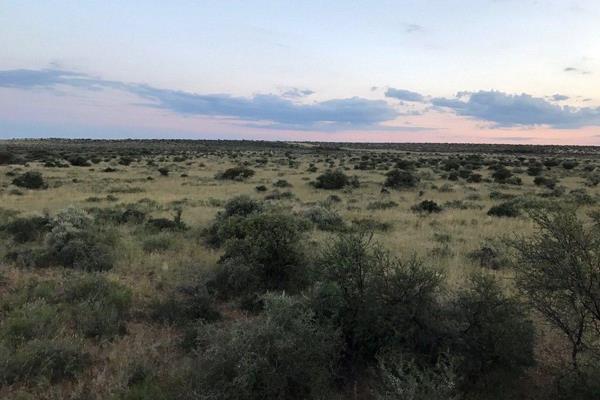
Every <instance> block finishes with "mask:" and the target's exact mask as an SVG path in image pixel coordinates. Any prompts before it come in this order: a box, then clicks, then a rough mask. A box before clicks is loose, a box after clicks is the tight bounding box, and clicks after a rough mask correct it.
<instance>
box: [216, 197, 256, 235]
mask: <svg viewBox="0 0 600 400" xmlns="http://www.w3.org/2000/svg"><path fill="white" fill-rule="evenodd" d="M263 209H264V207H263V204H262V203H260V202H258V201H256V200H253V199H251V198H250V197H248V196H237V197H234V198H232V199H231V200H229V201H227V202H226V203H225V206H224V210H223V211H220V212H219V213H218V214H217V216H216V218H215V221H214V222H213V223H212V225H211V226H210V227H209V228H208V229H207V230H206V232H205V236H206V241H207V242H208V244H210V245H212V246H215V247H219V246H221V245H223V243H225V241H226V240H228V239H231V238H234V237H239V236H241V235H242V232H241V230H242V228H241V225H242V222H243V220H244V219H245V218H246V217H248V216H250V215H252V214H256V213H260V212H262V211H263Z"/></svg>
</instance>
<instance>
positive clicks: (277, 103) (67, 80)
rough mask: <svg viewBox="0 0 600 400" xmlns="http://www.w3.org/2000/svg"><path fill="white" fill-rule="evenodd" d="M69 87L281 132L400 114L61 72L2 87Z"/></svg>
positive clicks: (11, 77) (351, 101) (350, 103)
mask: <svg viewBox="0 0 600 400" xmlns="http://www.w3.org/2000/svg"><path fill="white" fill-rule="evenodd" d="M64 86H68V87H74V88H82V89H87V90H100V89H105V88H106V89H116V90H121V91H125V92H128V93H132V94H135V95H137V96H139V97H141V98H144V99H146V100H149V101H151V104H143V105H144V106H148V107H155V108H160V109H164V110H169V111H171V112H174V113H177V114H181V115H188V116H195V115H196V116H209V117H223V118H231V119H238V120H243V121H254V122H261V123H262V122H270V123H272V124H273V126H277V127H281V128H296V129H324V128H326V129H327V130H331V129H336V128H339V129H341V128H344V129H349V128H351V129H361V128H373V127H379V124H381V123H382V122H386V121H390V120H393V119H395V118H396V117H397V116H398V115H399V113H398V112H397V111H396V110H395V109H394V108H393V107H392V106H391V105H389V104H388V103H387V102H385V101H383V100H369V99H364V98H360V97H352V98H345V99H332V100H326V101H321V102H312V103H301V102H298V101H295V100H296V99H297V98H300V97H304V96H306V95H309V94H311V93H312V91H310V90H299V89H293V90H292V91H291V92H290V91H288V93H284V94H283V95H273V94H257V95H254V96H252V97H238V96H232V95H230V94H197V93H189V92H184V91H177V90H170V89H161V88H156V87H153V86H149V85H141V84H133V83H125V82H119V81H110V80H103V79H99V78H95V77H92V76H89V75H86V74H82V73H77V72H73V71H67V70H59V69H45V70H23V69H21V70H9V71H0V87H7V88H18V89H51V90H54V89H56V88H58V87H64ZM290 94H291V96H290ZM292 99H293V100H292Z"/></svg>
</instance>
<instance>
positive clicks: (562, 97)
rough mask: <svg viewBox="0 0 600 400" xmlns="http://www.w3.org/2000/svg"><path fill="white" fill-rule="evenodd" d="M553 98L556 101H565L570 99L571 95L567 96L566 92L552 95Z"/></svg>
mask: <svg viewBox="0 0 600 400" xmlns="http://www.w3.org/2000/svg"><path fill="white" fill-rule="evenodd" d="M551 99H552V100H554V101H564V100H569V96H565V95H564V94H558V93H557V94H555V95H553V96H552V97H551Z"/></svg>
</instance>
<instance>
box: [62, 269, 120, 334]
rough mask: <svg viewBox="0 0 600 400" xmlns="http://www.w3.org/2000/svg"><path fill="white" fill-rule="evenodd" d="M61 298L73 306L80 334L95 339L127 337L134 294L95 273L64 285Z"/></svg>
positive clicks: (72, 310) (74, 278) (74, 279)
mask: <svg viewBox="0 0 600 400" xmlns="http://www.w3.org/2000/svg"><path fill="white" fill-rule="evenodd" d="M63 290H64V294H63V296H62V299H63V301H64V302H66V303H68V304H70V305H71V308H70V310H71V317H72V319H73V321H74V322H75V327H76V329H77V331H78V332H79V333H80V334H81V335H83V336H85V337H92V338H112V337H114V336H116V335H121V334H124V333H125V331H126V325H125V324H126V322H127V319H128V317H129V309H130V306H131V291H130V290H129V289H128V288H126V287H124V286H122V285H120V284H118V283H115V282H111V281H109V280H107V279H106V278H104V277H102V276H100V275H96V274H86V275H82V276H79V277H73V278H71V279H69V280H67V282H66V283H65V285H64V289H63Z"/></svg>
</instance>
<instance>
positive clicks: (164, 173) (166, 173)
mask: <svg viewBox="0 0 600 400" xmlns="http://www.w3.org/2000/svg"><path fill="white" fill-rule="evenodd" d="M158 172H159V173H160V174H161V175H162V176H169V168H167V167H160V168H159V169H158Z"/></svg>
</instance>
